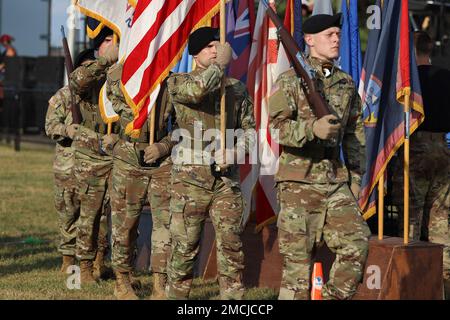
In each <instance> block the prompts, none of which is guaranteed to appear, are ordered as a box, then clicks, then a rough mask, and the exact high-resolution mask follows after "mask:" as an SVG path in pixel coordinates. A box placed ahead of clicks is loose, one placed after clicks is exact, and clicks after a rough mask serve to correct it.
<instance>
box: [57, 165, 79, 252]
mask: <svg viewBox="0 0 450 320" xmlns="http://www.w3.org/2000/svg"><path fill="white" fill-rule="evenodd" d="M55 208H56V212H57V213H58V225H59V233H60V237H61V240H60V242H59V246H58V251H59V252H60V253H61V254H63V255H66V256H75V251H76V239H77V233H76V228H77V226H76V225H77V223H78V218H79V217H80V198H79V196H78V185H77V181H76V178H75V176H73V175H71V174H70V173H69V174H67V173H66V174H64V173H59V172H55Z"/></svg>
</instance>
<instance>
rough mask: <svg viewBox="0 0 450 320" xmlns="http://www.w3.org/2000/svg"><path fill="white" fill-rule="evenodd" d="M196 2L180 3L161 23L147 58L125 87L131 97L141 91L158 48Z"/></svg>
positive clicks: (189, 0) (175, 29) (186, 0)
mask: <svg viewBox="0 0 450 320" xmlns="http://www.w3.org/2000/svg"><path fill="white" fill-rule="evenodd" d="M194 2H195V0H185V1H183V2H182V3H180V5H178V7H177V8H176V9H175V10H174V11H173V12H172V13H171V15H170V16H169V17H167V18H166V20H165V21H164V23H163V24H162V25H161V28H160V29H159V32H158V34H157V35H156V37H155V38H154V39H153V40H152V42H151V43H150V47H149V50H148V55H147V58H146V59H145V61H144V62H143V63H142V64H141V66H140V67H139V69H138V70H137V71H136V72H135V73H134V74H133V76H132V77H131V78H130V79H129V80H128V82H127V83H126V84H125V87H126V88H127V91H128V93H129V95H130V96H131V97H135V96H136V95H137V94H138V93H139V91H140V89H141V86H140V84H141V82H142V78H143V76H144V72H145V71H146V70H147V68H148V67H149V66H150V65H151V64H152V62H153V60H154V58H155V56H156V54H157V52H158V50H156V49H158V48H160V47H162V46H163V45H164V44H165V43H166V42H167V41H168V40H169V39H170V38H171V37H172V35H173V34H174V33H175V32H176V31H177V30H178V29H179V27H180V26H181V24H182V23H183V21H184V18H186V16H187V15H186V12H188V11H189V10H190V9H191V7H192V5H193V4H194ZM138 84H139V85H138Z"/></svg>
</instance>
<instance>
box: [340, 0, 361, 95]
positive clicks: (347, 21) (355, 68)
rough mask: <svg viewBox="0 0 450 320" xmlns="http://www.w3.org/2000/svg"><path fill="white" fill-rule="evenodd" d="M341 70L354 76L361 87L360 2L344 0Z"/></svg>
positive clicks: (354, 79)
mask: <svg viewBox="0 0 450 320" xmlns="http://www.w3.org/2000/svg"><path fill="white" fill-rule="evenodd" d="M340 57H341V58H340V65H341V69H342V70H344V71H345V72H346V73H348V74H349V75H351V76H352V78H353V81H355V84H356V87H358V86H359V80H360V78H361V68H362V55H361V41H360V38H359V26H358V1H357V0H349V6H347V0H342V28H341V47H340Z"/></svg>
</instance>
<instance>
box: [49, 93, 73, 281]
mask: <svg viewBox="0 0 450 320" xmlns="http://www.w3.org/2000/svg"><path fill="white" fill-rule="evenodd" d="M70 102H71V100H70V91H69V88H68V87H63V88H61V89H60V90H58V92H56V94H55V95H54V96H53V97H52V98H51V99H50V100H49V103H48V104H49V105H48V109H47V115H46V117H45V132H46V133H47V135H48V136H49V137H50V138H51V139H53V140H55V141H56V143H57V144H56V150H55V159H54V161H53V172H54V175H55V208H56V212H57V213H58V224H59V231H60V236H61V241H60V244H59V246H58V251H59V252H60V253H61V254H62V255H63V264H62V267H61V272H63V273H65V272H66V269H67V267H69V266H71V265H73V264H75V243H76V223H77V221H78V217H79V215H80V199H79V196H78V186H77V181H76V178H75V175H74V172H73V168H74V153H73V148H72V147H71V143H72V140H71V139H70V138H69V136H68V133H67V130H66V129H67V127H68V126H69V125H70V124H72V113H71V112H70Z"/></svg>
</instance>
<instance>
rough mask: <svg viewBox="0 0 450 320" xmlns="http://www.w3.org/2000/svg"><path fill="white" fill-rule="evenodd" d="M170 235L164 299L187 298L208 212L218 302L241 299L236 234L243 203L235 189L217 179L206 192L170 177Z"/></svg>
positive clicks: (239, 244) (240, 263) (240, 260)
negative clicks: (214, 243) (214, 248)
mask: <svg viewBox="0 0 450 320" xmlns="http://www.w3.org/2000/svg"><path fill="white" fill-rule="evenodd" d="M171 189H172V190H171V191H172V197H171V200H170V213H171V223H170V233H171V235H172V253H171V256H170V258H169V265H168V282H169V284H168V287H167V290H168V292H167V296H168V297H169V298H170V299H187V298H188V297H189V292H190V288H191V284H192V279H193V266H194V261H195V258H196V257H197V255H198V252H199V243H200V236H201V233H202V229H203V226H204V223H205V219H206V217H207V216H208V213H209V214H210V216H211V220H212V223H213V225H214V229H215V232H216V241H217V264H218V272H219V286H220V295H221V298H222V299H241V298H242V296H243V293H244V289H243V285H242V271H243V269H244V266H243V263H244V253H243V251H242V242H241V239H240V234H241V232H242V228H241V219H242V210H243V200H242V195H241V191H240V189H239V187H230V186H228V185H227V184H225V183H224V182H223V181H222V180H219V179H217V180H216V182H215V184H214V186H213V189H212V190H207V189H204V188H201V187H198V186H195V185H192V184H189V183H187V182H184V181H180V180H179V179H177V177H176V176H172V188H171Z"/></svg>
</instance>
